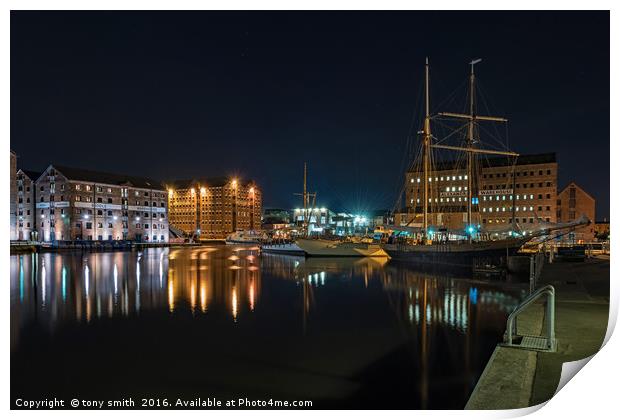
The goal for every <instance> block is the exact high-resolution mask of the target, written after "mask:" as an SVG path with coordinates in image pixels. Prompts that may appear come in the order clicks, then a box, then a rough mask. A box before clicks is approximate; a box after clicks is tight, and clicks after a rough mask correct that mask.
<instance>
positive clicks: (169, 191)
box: [168, 188, 174, 197]
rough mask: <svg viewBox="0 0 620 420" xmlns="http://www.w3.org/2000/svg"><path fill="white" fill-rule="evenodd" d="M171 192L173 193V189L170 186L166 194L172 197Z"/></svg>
mask: <svg viewBox="0 0 620 420" xmlns="http://www.w3.org/2000/svg"><path fill="white" fill-rule="evenodd" d="M172 194H174V191H173V190H172V188H171V189H169V190H168V196H169V197H172Z"/></svg>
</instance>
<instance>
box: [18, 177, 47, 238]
mask: <svg viewBox="0 0 620 420" xmlns="http://www.w3.org/2000/svg"><path fill="white" fill-rule="evenodd" d="M39 175H41V174H40V173H38V172H33V171H25V170H22V169H20V170H18V171H17V177H16V183H17V239H18V240H20V241H28V240H37V228H36V212H35V206H34V205H35V190H36V186H35V181H36V180H37V179H38V178H39Z"/></svg>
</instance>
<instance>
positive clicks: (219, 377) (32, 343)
mask: <svg viewBox="0 0 620 420" xmlns="http://www.w3.org/2000/svg"><path fill="white" fill-rule="evenodd" d="M524 295H525V291H524V287H522V285H521V284H511V283H507V282H505V281H498V280H494V281H486V280H473V279H471V278H458V277H455V276H450V275H437V274H426V273H420V272H416V271H415V270H414V269H412V268H411V267H407V266H402V265H398V264H396V263H393V262H386V261H385V260H374V259H368V258H366V259H333V258H331V259H307V260H304V259H303V258H297V257H289V256H275V255H266V254H265V255H262V256H258V255H257V252H256V250H254V249H251V248H243V247H225V246H220V247H200V248H191V249H189V248H185V249H164V248H158V249H149V250H146V251H143V252H105V253H44V254H27V255H15V256H11V394H12V397H13V400H14V399H15V398H18V397H21V398H28V397H29V398H42V397H45V398H51V397H54V396H57V397H62V398H93V399H94V398H97V399H103V398H128V397H133V398H134V399H137V398H141V397H149V398H168V399H176V398H177V397H178V398H187V399H194V398H198V397H201V398H203V399H206V398H208V397H216V398H220V399H228V398H243V397H247V398H250V399H252V398H254V399H269V398H275V399H286V400H293V399H295V400H299V399H304V400H312V401H313V403H314V408H462V407H463V406H464V404H465V403H466V401H467V398H468V397H469V394H470V393H471V391H472V390H473V388H474V386H475V384H476V381H477V379H478V377H479V376H480V374H481V373H482V370H483V369H484V366H485V364H486V362H487V361H488V359H489V357H490V355H491V353H492V352H493V349H494V347H495V345H496V343H497V342H498V341H500V340H501V336H502V334H503V331H504V329H505V321H506V318H507V315H508V313H509V312H510V311H511V310H512V309H513V308H514V307H515V306H516V305H517V304H518V303H519V301H520V300H521V299H522V297H523V296H524Z"/></svg>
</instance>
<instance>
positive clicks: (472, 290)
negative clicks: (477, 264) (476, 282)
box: [469, 287, 478, 305]
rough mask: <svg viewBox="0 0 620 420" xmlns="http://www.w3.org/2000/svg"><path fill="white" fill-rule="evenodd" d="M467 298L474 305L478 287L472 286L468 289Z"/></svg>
mask: <svg viewBox="0 0 620 420" xmlns="http://www.w3.org/2000/svg"><path fill="white" fill-rule="evenodd" d="M469 300H470V301H471V303H472V305H475V304H476V303H478V289H477V288H475V287H473V288H470V289H469Z"/></svg>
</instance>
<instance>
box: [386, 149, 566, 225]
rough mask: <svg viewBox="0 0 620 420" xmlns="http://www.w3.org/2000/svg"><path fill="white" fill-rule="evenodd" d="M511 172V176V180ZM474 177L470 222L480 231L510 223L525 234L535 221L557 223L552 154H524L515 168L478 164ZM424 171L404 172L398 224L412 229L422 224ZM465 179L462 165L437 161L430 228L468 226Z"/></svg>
mask: <svg viewBox="0 0 620 420" xmlns="http://www.w3.org/2000/svg"><path fill="white" fill-rule="evenodd" d="M513 174H514V177H513ZM473 176H474V177H475V178H476V179H475V180H474V182H472V185H478V188H477V189H476V190H474V191H473V193H472V220H473V223H475V224H479V225H481V226H482V227H492V226H498V225H499V226H501V225H505V226H508V225H511V224H512V223H513V207H514V210H515V211H514V215H515V219H516V220H515V222H516V223H518V224H519V226H520V227H521V229H524V230H527V228H528V227H532V226H533V225H534V224H535V223H537V218H538V219H539V220H543V221H546V222H556V196H557V177H558V164H557V161H556V156H555V153H546V154H537V155H522V156H519V158H518V159H517V161H516V164H514V166H513V162H511V161H510V160H508V159H506V158H489V159H484V160H481V162H480V163H479V165H478V168H477V169H476V171H474V174H473ZM422 177H423V175H422V172H420V171H409V172H407V174H406V186H405V197H406V203H407V204H406V214H397V215H396V220H397V221H399V222H400V223H401V224H407V223H409V225H411V226H421V225H422V213H423V207H422V203H421V201H422V200H423V198H422V197H423V194H424V192H423V185H424V184H423V180H422ZM468 184H469V180H468V175H467V172H466V169H465V162H440V163H438V164H436V165H434V168H433V171H431V176H430V177H429V199H428V200H429V203H428V206H429V207H428V211H429V220H430V224H432V225H436V226H445V227H447V228H448V229H455V230H458V229H463V227H464V225H465V224H466V222H467V199H468V198H467V197H468V191H467V188H468Z"/></svg>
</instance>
